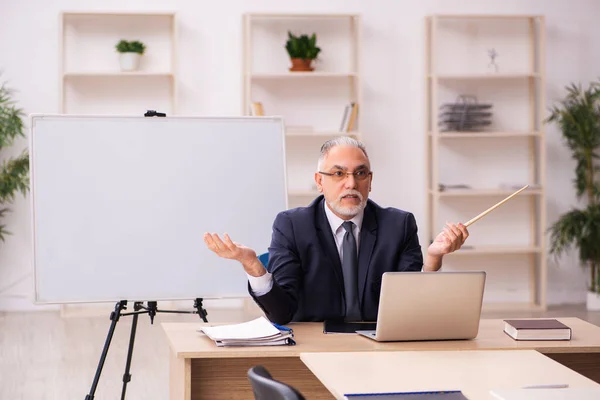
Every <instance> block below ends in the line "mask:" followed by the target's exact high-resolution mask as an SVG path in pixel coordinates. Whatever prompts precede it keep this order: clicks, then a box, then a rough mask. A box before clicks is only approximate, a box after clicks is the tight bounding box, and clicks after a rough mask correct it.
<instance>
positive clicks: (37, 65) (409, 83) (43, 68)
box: [0, 0, 600, 309]
mask: <svg viewBox="0 0 600 400" xmlns="http://www.w3.org/2000/svg"><path fill="white" fill-rule="evenodd" d="M63 10H69V11H73V10H82V11H88V10H175V11H177V12H178V13H179V15H178V18H179V33H180V41H179V61H180V70H179V74H180V75H179V76H180V98H179V107H180V113H181V114H186V115H237V114H238V113H239V107H240V102H241V79H240V76H239V74H240V62H241V40H240V39H241V14H242V13H243V12H247V11H255V12H261V11H267V12H275V11H280V12H358V13H362V15H363V24H364V27H363V68H364V69H363V77H364V105H363V107H362V109H361V117H362V119H361V125H362V127H363V130H364V131H365V132H366V136H365V142H366V144H367V146H368V148H369V150H370V154H371V157H372V160H373V162H372V163H373V169H374V170H375V171H376V176H375V181H374V187H373V192H372V198H373V199H375V200H376V201H378V202H379V203H381V204H383V205H389V206H396V207H400V208H403V209H407V210H411V211H413V212H414V213H415V215H416V217H417V220H418V221H419V223H420V225H421V226H423V227H424V226H425V222H426V221H425V209H424V201H425V198H424V178H425V175H424V170H423V168H422V167H423V165H424V162H423V155H424V154H425V153H424V140H423V127H424V109H423V107H422V105H423V104H424V89H423V71H424V67H423V65H424V64H423V60H424V52H423V47H424V46H423V32H424V24H423V17H424V16H425V15H428V14H432V13H513V14H520V13H523V14H527V13H529V14H543V15H545V16H546V19H547V20H546V24H547V49H546V54H547V58H546V62H547V88H546V92H547V104H548V105H550V104H551V103H552V101H553V99H556V98H557V97H560V96H562V94H563V93H564V91H563V87H564V86H565V85H566V84H568V83H569V82H571V81H582V82H584V83H587V82H588V81H589V80H590V79H596V77H597V76H598V75H599V73H598V70H597V66H598V65H600V48H599V47H598V46H597V45H596V43H597V42H598V40H599V39H600V31H598V29H597V21H596V17H597V15H599V12H600V3H598V2H596V1H594V0H574V1H569V2H567V1H558V0H553V1H548V0H536V1H527V2H524V1H504V2H491V1H467V0H463V1H458V0H453V1H449V0H445V1H432V0H430V1H419V2H417V1H408V0H402V1H400V0H399V1H392V0H387V1H386V0H369V1H366V0H365V1H359V0H351V1H348V0H329V1H327V2H324V1H317V0H305V1H303V2H301V3H298V2H292V1H281V0H278V1H276V0H255V1H252V2H249V1H242V0H236V1H234V0H225V1H221V2H210V3H208V2H198V1H192V0H179V1H169V2H165V1H153V0H128V1H125V0H119V1H117V0H104V1H77V0H55V1H52V2H47V1H42V0H37V1H36V0H2V1H1V2H0V16H1V17H2V24H0V70H2V71H3V73H2V75H1V79H2V80H8V81H9V83H10V86H11V87H14V88H15V89H17V90H18V92H17V93H16V99H17V100H18V102H19V105H20V106H21V107H23V108H24V109H25V111H26V112H27V113H31V112H36V113H52V112H57V110H58V88H59V80H58V21H59V20H58V15H59V12H60V11H63ZM547 134H548V139H547V145H548V148H547V151H548V166H547V171H548V173H547V176H548V185H547V189H548V191H547V193H548V220H549V222H552V221H554V220H556V218H557V217H558V215H560V214H561V213H562V212H564V211H566V210H568V209H569V208H570V207H571V206H572V205H575V204H576V203H575V197H574V195H573V190H572V189H571V179H572V177H573V163H572V161H571V160H570V155H569V153H568V151H567V150H566V149H565V147H564V146H563V145H562V144H561V140H560V135H559V132H557V130H556V129H555V128H554V127H548V128H547ZM24 146H26V141H25V140H23V141H20V142H19V143H17V144H16V146H15V147H14V148H13V149H12V150H11V151H12V153H13V154H14V153H17V152H19V151H20V150H21V149H22V148H23V147H24ZM10 153H11V152H9V151H7V152H6V153H5V154H6V155H9V154H10ZM12 210H13V212H12V214H10V215H9V216H8V218H7V219H6V223H7V224H8V228H9V230H10V231H12V232H13V233H14V234H13V235H12V236H9V237H8V239H7V240H6V243H4V244H0V246H1V247H0V291H1V292H0V309H31V308H32V307H31V305H30V301H29V298H30V296H31V289H32V277H31V272H30V271H31V267H30V264H31V256H30V246H31V243H30V239H29V236H30V233H31V230H30V227H29V224H30V217H29V211H28V199H24V198H21V197H20V198H19V199H18V200H17V201H16V203H15V204H14V206H13V207H12ZM498 234H510V232H499V233H498ZM200 240H201V239H200V237H198V241H199V242H200ZM421 240H422V241H423V238H422V239H421ZM586 276H587V274H585V273H584V272H583V271H582V270H581V269H580V268H579V267H578V266H577V264H576V262H575V259H574V257H572V256H571V257H566V258H565V259H563V260H560V261H559V262H555V261H553V260H550V262H549V284H548V289H549V299H548V300H549V302H550V303H563V302H569V303H577V302H583V301H584V299H585V281H584V280H585V277H586ZM65 279H68V277H65ZM506 279H507V281H509V280H510V279H511V277H510V276H507V277H506ZM504 295H505V296H507V297H509V296H512V295H513V294H511V293H509V292H507V293H505V294H504Z"/></svg>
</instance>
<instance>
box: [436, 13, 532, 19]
mask: <svg viewBox="0 0 600 400" xmlns="http://www.w3.org/2000/svg"><path fill="white" fill-rule="evenodd" d="M433 17H434V18H437V19H486V20H489V19H500V20H501V19H526V20H527V19H534V18H541V17H542V16H541V15H519V14H434V15H433Z"/></svg>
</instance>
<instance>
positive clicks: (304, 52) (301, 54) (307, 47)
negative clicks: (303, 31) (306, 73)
mask: <svg viewBox="0 0 600 400" xmlns="http://www.w3.org/2000/svg"><path fill="white" fill-rule="evenodd" d="M285 49H286V50H287V52H288V54H289V56H290V58H301V59H307V60H314V59H316V58H317V57H318V55H319V53H320V52H321V49H320V48H319V47H317V35H316V34H315V33H313V34H312V35H311V36H310V37H309V36H308V35H300V36H295V35H294V34H293V33H292V32H290V31H288V40H287V42H286V44H285Z"/></svg>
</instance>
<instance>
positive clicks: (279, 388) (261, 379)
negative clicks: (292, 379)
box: [248, 365, 306, 400]
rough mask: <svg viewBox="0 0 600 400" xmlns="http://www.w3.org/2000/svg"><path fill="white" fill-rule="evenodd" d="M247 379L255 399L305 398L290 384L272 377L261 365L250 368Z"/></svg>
mask: <svg viewBox="0 0 600 400" xmlns="http://www.w3.org/2000/svg"><path fill="white" fill-rule="evenodd" d="M248 379H250V384H251V385H252V390H253V391H254V399H255V400H306V399H305V398H304V396H302V394H300V392H298V391H297V390H296V389H294V388H293V387H291V386H290V385H286V384H285V383H283V382H279V381H276V380H275V379H273V377H272V376H271V374H270V373H269V371H267V369H266V368H265V367H263V366H262V365H257V366H254V367H252V368H250V369H249V370H248Z"/></svg>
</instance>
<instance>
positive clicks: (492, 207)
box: [465, 185, 529, 226]
mask: <svg viewBox="0 0 600 400" xmlns="http://www.w3.org/2000/svg"><path fill="white" fill-rule="evenodd" d="M528 187H529V185H525V186H523V187H522V188H521V189H519V190H517V191H516V192H514V193H513V194H511V195H510V196H508V197H507V198H505V199H504V200H502V201H500V202H498V203H497V204H495V205H493V206H491V207H490V208H488V209H487V210H485V211H484V212H482V213H481V214H479V215H478V216H476V217H475V218H473V219H471V220H470V221H468V222H467V223H466V224H465V226H469V225H471V224H472V223H474V222H475V221H477V220H479V219H481V218H483V217H485V216H486V215H487V214H489V213H490V212H492V211H494V210H495V209H496V208H498V207H500V206H501V205H502V204H504V203H506V202H507V201H508V200H510V199H512V198H513V197H515V196H516V195H517V194H519V193H521V192H522V191H523V190H525V189H527V188H528Z"/></svg>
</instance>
